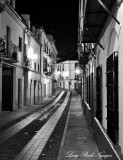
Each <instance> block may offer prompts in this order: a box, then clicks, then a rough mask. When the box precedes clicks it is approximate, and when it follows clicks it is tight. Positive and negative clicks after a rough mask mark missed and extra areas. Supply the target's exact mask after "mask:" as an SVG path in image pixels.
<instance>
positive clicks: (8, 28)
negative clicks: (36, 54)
mask: <svg viewBox="0 0 123 160" xmlns="http://www.w3.org/2000/svg"><path fill="white" fill-rule="evenodd" d="M10 41H11V28H10V27H9V26H6V45H7V46H6V47H7V56H8V57H10V56H11V52H10V49H9V48H10V47H9V45H10Z"/></svg>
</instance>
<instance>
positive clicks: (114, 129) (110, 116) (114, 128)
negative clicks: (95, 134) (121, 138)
mask: <svg viewBox="0 0 123 160" xmlns="http://www.w3.org/2000/svg"><path fill="white" fill-rule="evenodd" d="M106 66H107V68H106V78H107V133H108V135H109V137H110V138H111V140H112V142H113V143H114V144H117V143H118V135H119V134H118V132H119V126H118V124H119V122H118V119H119V118H118V117H119V109H118V54H117V52H114V53H112V54H111V55H110V56H109V57H108V58H107V62H106Z"/></svg>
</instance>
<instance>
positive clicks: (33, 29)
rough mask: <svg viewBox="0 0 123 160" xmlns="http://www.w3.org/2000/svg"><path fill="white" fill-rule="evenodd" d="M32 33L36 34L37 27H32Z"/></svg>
mask: <svg viewBox="0 0 123 160" xmlns="http://www.w3.org/2000/svg"><path fill="white" fill-rule="evenodd" d="M32 33H33V34H35V26H32Z"/></svg>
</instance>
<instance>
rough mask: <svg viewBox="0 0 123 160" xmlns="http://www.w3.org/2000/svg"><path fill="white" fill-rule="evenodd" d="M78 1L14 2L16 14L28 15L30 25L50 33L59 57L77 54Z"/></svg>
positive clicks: (39, 0)
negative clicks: (37, 26)
mask: <svg viewBox="0 0 123 160" xmlns="http://www.w3.org/2000/svg"><path fill="white" fill-rule="evenodd" d="M78 1H79V0H33V1H32V0H16V11H17V13H19V14H21V13H26V14H30V19H31V24H35V25H40V26H42V27H43V28H44V30H45V32H46V33H47V34H49V33H52V34H53V37H54V39H55V40H56V47H57V50H58V52H59V54H60V55H61V54H62V55H65V56H66V53H67V54H69V55H68V56H71V55H73V54H76V52H77V36H78V8H79V7H78Z"/></svg>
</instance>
